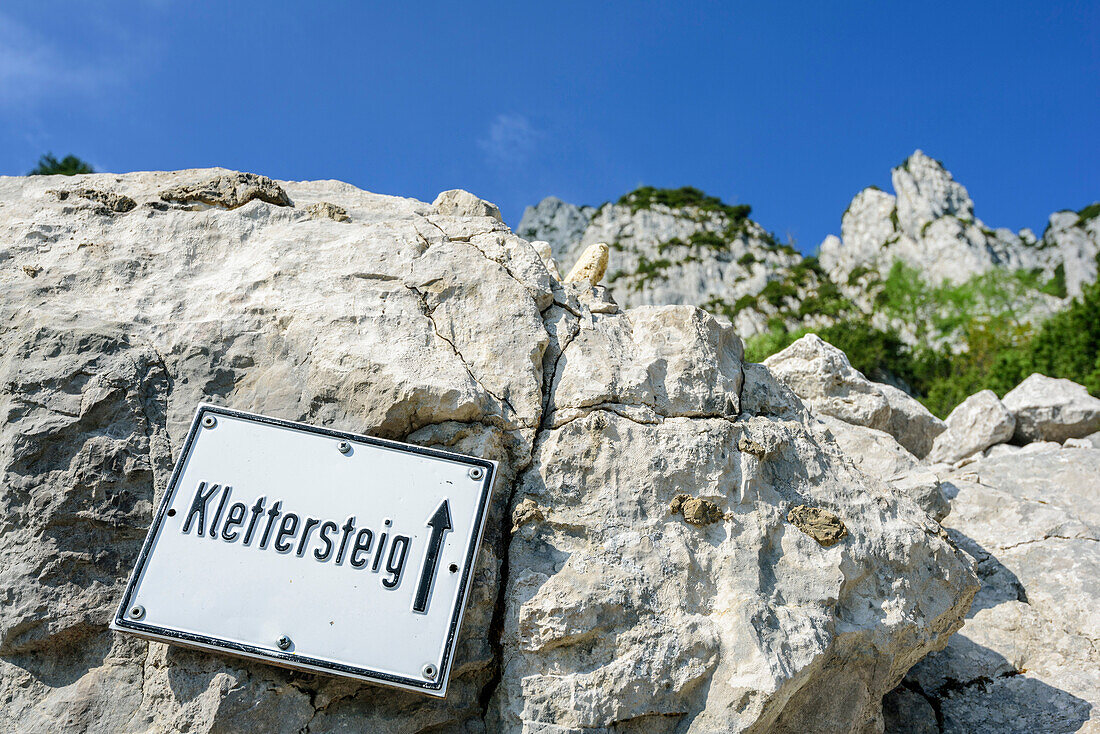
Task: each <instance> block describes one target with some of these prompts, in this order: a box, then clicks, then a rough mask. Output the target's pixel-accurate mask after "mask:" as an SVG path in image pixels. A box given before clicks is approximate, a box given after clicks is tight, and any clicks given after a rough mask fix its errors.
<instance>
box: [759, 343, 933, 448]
mask: <svg viewBox="0 0 1100 734" xmlns="http://www.w3.org/2000/svg"><path fill="white" fill-rule="evenodd" d="M764 365H765V366H767V368H768V369H769V370H771V371H772V372H773V373H774V374H775V376H776V378H777V379H778V380H779V381H780V382H782V383H783V384H784V385H786V386H787V387H789V388H791V390H793V391H794V392H795V394H796V395H798V396H799V397H800V398H802V399H803V400H804V401H806V404H807V405H808V406H809V407H810V409H811V410H813V411H814V412H816V413H820V414H822V415H829V416H833V417H834V418H837V419H839V420H841V421H844V422H845V423H850V424H852V425H856V426H866V427H867V428H874V429H876V430H880V431H885V432H887V433H889V434H890V435H891V436H893V437H894V439H895V440H897V442H898V443H899V444H901V445H902V446H903V447H905V449H906V450H907V451H909V452H910V453H912V454H913V455H915V456H916V457H917V458H923V457H924V456H925V455H926V454H927V453H928V452H929V451H930V450H931V449H932V443H933V441H934V440H935V438H936V436H938V435H939V434H940V433H942V432H943V431H944V429H945V426H944V423H943V421H941V420H940V419H939V418H936V417H935V416H934V415H932V414H931V413H929V412H928V410H927V409H926V408H925V407H924V406H923V405H921V404H920V403H919V402H917V401H916V400H914V399H913V398H911V397H909V396H908V395H906V394H905V393H904V392H902V391H901V390H898V389H897V388H894V387H892V386H890V385H883V384H880V383H877V382H871V381H870V380H868V379H867V378H866V377H864V376H863V374H862V373H860V372H859V371H858V370H856V369H855V368H853V367H852V365H851V363H850V362H849V361H848V357H847V355H845V354H844V352H842V351H840V350H839V349H837V348H836V347H834V346H833V345H832V344H829V343H828V342H826V341H823V340H822V339H821V338H820V337H819V336H817V335H816V334H807V335H806V336H804V337H802V338H801V339H799V340H797V341H796V342H794V343H793V344H791V345H790V346H789V347H787V348H786V349H784V350H782V351H781V352H777V353H776V354H773V355H772V356H770V357H768V358H767V359H766V360H764Z"/></svg>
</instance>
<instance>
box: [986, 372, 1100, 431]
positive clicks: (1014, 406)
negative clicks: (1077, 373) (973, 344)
mask: <svg viewBox="0 0 1100 734" xmlns="http://www.w3.org/2000/svg"><path fill="white" fill-rule="evenodd" d="M1004 404H1005V407H1007V408H1008V409H1009V410H1011V411H1012V414H1013V415H1014V416H1015V417H1016V432H1015V434H1014V436H1013V440H1014V441H1015V442H1016V443H1028V442H1030V441H1057V442H1059V443H1061V442H1062V441H1065V440H1066V439H1067V438H1083V437H1084V436H1087V435H1089V434H1090V433H1094V432H1096V431H1097V429H1100V398H1094V397H1093V396H1091V395H1089V393H1088V390H1086V389H1085V387H1084V386H1083V385H1078V384H1077V383H1076V382H1073V381H1072V380H1064V379H1059V378H1054V377H1047V376H1046V375H1041V374H1039V373H1034V374H1032V375H1030V376H1029V377H1028V378H1027V379H1026V380H1024V381H1023V382H1021V383H1020V384H1019V385H1017V386H1016V387H1015V388H1013V389H1012V390H1011V391H1009V393H1008V394H1007V395H1005V397H1004Z"/></svg>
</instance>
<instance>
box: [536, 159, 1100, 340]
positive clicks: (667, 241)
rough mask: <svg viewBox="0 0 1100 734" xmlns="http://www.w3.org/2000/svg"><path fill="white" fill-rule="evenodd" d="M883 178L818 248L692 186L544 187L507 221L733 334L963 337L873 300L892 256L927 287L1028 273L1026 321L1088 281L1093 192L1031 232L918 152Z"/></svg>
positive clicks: (616, 281)
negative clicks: (584, 195)
mask: <svg viewBox="0 0 1100 734" xmlns="http://www.w3.org/2000/svg"><path fill="white" fill-rule="evenodd" d="M892 180H893V188H894V192H895V193H893V194H891V193H887V192H885V191H880V190H879V189H877V188H873V187H872V188H868V189H864V190H863V191H861V192H859V193H858V194H857V195H856V196H855V197H854V198H853V199H852V202H851V204H850V205H849V207H848V209H847V210H846V211H845V212H844V214H843V217H842V222H841V236H840V237H837V236H834V235H830V236H828V237H826V238H825V240H824V241H823V242H822V243H821V246H820V248H819V256H818V257H816V258H814V257H806V258H804V257H802V256H801V255H799V254H798V253H797V252H796V251H795V250H794V248H793V247H791V246H789V245H782V244H779V243H778V242H776V240H775V238H774V237H773V236H772V235H770V234H769V233H768V232H767V230H766V229H765V228H764V227H762V226H761V225H759V224H757V223H756V222H753V221H752V220H751V219H749V218H748V211H747V210H748V207H744V206H742V207H735V206H728V205H725V204H722V203H721V202H719V201H718V200H717V199H713V197H706V196H705V195H703V194H702V192H699V191H696V190H694V189H691V190H685V189H679V190H663V191H657V190H653V189H648V188H642V189H638V190H636V191H635V192H632V193H630V194H627V195H626V196H624V197H622V198H621V199H620V200H618V201H617V202H614V203H612V202H608V203H606V204H603V205H601V206H600V207H598V208H597V207H589V206H586V207H578V206H574V205H572V204H568V203H566V202H563V201H562V200H560V199H557V198H554V197H549V198H547V199H544V200H543V201H541V202H540V203H539V204H538V205H537V206H531V207H528V208H527V209H526V211H525V212H524V215H523V219H522V220H521V222H520V225H519V228H518V230H517V231H518V233H519V234H520V235H521V236H523V237H527V238H529V239H532V240H544V241H546V242H548V243H549V244H550V246H551V248H552V250H553V254H554V257H556V258H557V259H558V260H560V261H561V262H562V263H563V265H564V266H565V267H566V268H568V267H569V266H571V265H572V264H573V263H574V262H575V261H576V260H577V258H578V257H579V256H580V253H581V252H583V251H584V249H585V248H586V247H587V246H589V245H591V244H593V243H596V242H607V243H609V244H610V246H611V267H610V272H609V280H608V285H609V287H610V289H611V291H612V293H613V295H614V297H615V299H616V300H617V301H618V302H620V303H622V304H625V305H639V304H655V305H661V304H668V303H675V304H691V305H696V306H700V307H703V308H706V309H707V310H709V311H711V312H712V313H714V314H715V315H717V316H719V317H721V318H723V319H727V320H729V321H730V322H731V323H733V324H734V326H735V327H736V329H737V332H738V333H739V334H740V335H741V336H742V337H744V338H748V337H751V336H753V335H755V334H757V333H760V332H764V331H768V330H769V329H770V328H772V327H773V326H775V325H776V324H782V325H783V326H784V327H785V328H786V329H788V330H792V331H793V330H795V329H798V328H806V329H810V330H813V329H820V328H821V327H822V326H827V325H830V324H833V323H836V322H838V321H842V320H845V319H850V318H854V319H859V320H869V321H870V322H872V323H873V324H874V325H875V326H877V327H879V328H891V329H894V330H896V331H897V332H898V335H899V336H900V338H901V339H902V340H903V341H905V342H906V343H909V344H917V343H918V342H920V343H937V344H938V343H940V342H941V341H943V342H945V343H950V344H951V345H957V344H958V343H959V340H960V339H964V337H963V336H962V335H960V334H958V333H956V332H954V331H953V330H952V327H950V326H946V325H944V324H943V323H940V322H938V321H937V318H936V313H935V312H934V311H935V310H934V309H933V311H932V312H928V313H917V314H909V315H906V316H905V318H904V319H902V318H899V317H896V316H891V315H889V314H886V313H883V312H882V310H881V309H879V308H878V307H877V305H876V295H877V294H879V293H880V292H882V290H883V289H884V283H885V282H886V280H887V278H888V276H889V274H890V272H891V269H892V268H893V267H894V266H895V264H896V263H901V264H903V265H906V266H909V267H911V268H915V269H916V270H918V271H919V273H920V274H921V276H922V277H923V280H924V281H925V284H926V286H928V288H932V287H935V286H939V285H941V283H942V282H943V281H945V280H946V281H948V282H951V283H956V284H961V283H963V282H965V281H967V280H969V279H970V278H973V277H975V276H979V275H985V274H994V273H993V271H998V273H1000V274H1001V275H1003V276H1004V277H1006V278H1008V279H1010V280H1011V275H1010V274H1011V273H1013V272H1015V271H1021V270H1022V271H1037V272H1038V273H1039V274H1040V275H1041V279H1042V281H1043V282H1042V283H1041V284H1037V285H1032V286H1026V287H1025V286H1020V287H1019V289H1020V292H1019V294H1018V296H1019V297H1018V298H1015V299H1014V303H1013V308H1014V316H1013V318H1014V319H1018V320H1022V321H1028V322H1032V323H1038V322H1039V321H1041V320H1042V319H1044V318H1045V317H1047V316H1049V315H1050V314H1051V313H1053V312H1055V311H1058V310H1060V309H1061V308H1063V307H1064V306H1065V305H1066V304H1067V303H1068V300H1067V297H1074V296H1077V295H1080V294H1081V289H1082V286H1083V285H1084V284H1086V283H1091V282H1094V281H1095V280H1096V277H1097V257H1098V255H1100V203H1095V204H1091V205H1089V206H1087V207H1085V208H1083V209H1081V210H1080V211H1077V212H1073V211H1061V212H1055V213H1054V214H1052V215H1051V216H1050V224H1049V226H1048V227H1047V230H1046V231H1045V232H1044V233H1043V236H1042V237H1041V238H1036V236H1035V234H1034V233H1032V232H1031V231H1030V230H1027V229H1024V230H1020V231H1019V232H1012V231H1011V230H1008V229H1005V228H990V227H988V226H986V225H985V224H984V223H983V222H982V221H981V220H980V219H978V218H977V217H976V215H975V207H974V202H973V201H972V200H971V199H970V196H969V194H968V193H967V191H966V189H965V188H964V187H963V186H962V185H961V184H960V183H958V182H957V181H955V180H954V178H953V177H952V176H951V174H950V173H949V172H948V171H947V170H946V169H945V168H944V167H943V165H942V164H941V163H940V162H939V161H936V160H934V159H932V158H930V157H928V156H926V155H925V154H924V153H922V152H921V151H919V150H918V151H916V152H914V153H913V155H911V156H910V157H909V158H908V159H906V160H905V162H904V163H902V165H900V166H898V167H897V168H895V169H894V170H893V172H892ZM685 192H687V193H685ZM1031 277H1034V276H1031ZM1014 287H1015V286H1014ZM982 307H984V306H982ZM990 307H991V308H1000V306H997V305H994V304H991V305H990Z"/></svg>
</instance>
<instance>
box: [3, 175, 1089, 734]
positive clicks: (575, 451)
mask: <svg viewBox="0 0 1100 734" xmlns="http://www.w3.org/2000/svg"><path fill="white" fill-rule="evenodd" d="M257 178H258V177H251V176H250V175H248V174H238V173H236V172H231V171H224V170H220V169H215V170H194V171H179V172H174V173H132V174H125V175H121V176H115V175H84V176H76V177H72V178H70V179H67V180H66V181H65V182H64V183H65V185H66V186H67V187H73V188H79V189H81V190H94V191H99V192H105V193H108V194H113V195H117V196H126V197H128V198H129V199H131V200H132V201H133V202H134V203H135V206H134V207H132V208H128V209H127V210H126V211H116V210H114V209H112V208H110V207H105V206H102V205H100V204H97V203H96V201H95V200H84V201H87V202H88V203H87V205H85V204H78V205H74V204H73V202H72V201H71V200H69V201H65V200H61V199H59V198H58V197H57V196H56V195H55V194H52V193H50V192H51V191H52V190H56V189H57V188H58V183H59V182H58V180H57V179H56V178H53V177H47V176H42V177H31V178H0V291H2V292H3V293H4V294H5V298H4V299H3V300H2V301H0V355H2V356H0V375H2V377H3V379H2V380H0V409H2V410H3V411H4V418H5V420H4V423H3V428H2V429H0V472H2V473H3V476H2V478H0V517H2V518H3V519H2V521H0V523H2V524H0V559H2V563H0V578H2V584H3V589H4V597H3V598H4V603H3V605H2V606H0V731H19V732H78V731H79V732H111V733H112V734H113V733H115V732H161V731H189V732H204V733H213V732H245V731H265V732H288V733H289V732H298V733H301V732H328V731H356V732H423V731H433V732H479V731H494V732H495V731H528V732H550V731H553V732H571V731H576V732H581V731H583V732H586V733H591V732H597V731H604V732H611V731H615V732H658V731H681V732H686V731H691V732H710V731H763V730H771V731H796V730H797V731H804V730H806V729H808V728H812V729H814V730H816V731H835V732H848V731H867V732H872V731H878V730H880V729H881V726H882V710H881V703H880V700H881V697H882V695H883V694H884V693H885V692H886V691H888V690H890V689H891V688H893V687H894V686H895V685H897V683H898V681H899V680H900V679H901V678H902V676H903V675H904V673H905V671H906V670H907V669H908V668H909V667H910V666H911V665H912V664H913V663H914V662H916V661H917V660H919V659H920V658H922V657H923V656H924V655H926V654H927V653H928V652H930V651H933V650H935V649H938V648H939V647H941V646H942V645H943V644H945V643H946V640H947V639H948V637H949V636H950V634H951V633H952V632H953V631H954V630H955V629H956V628H957V627H958V626H959V625H960V623H961V620H962V616H963V614H964V612H965V610H966V608H967V606H968V605H969V602H970V599H971V597H972V596H973V594H974V593H975V591H976V582H975V576H974V574H973V571H972V568H971V567H970V564H969V561H968V560H967V559H966V558H965V557H964V556H963V555H961V554H959V553H958V552H957V551H956V550H955V548H953V547H952V545H951V544H950V543H949V542H948V540H947V539H946V538H945V537H944V535H943V533H942V531H941V529H940V527H939V526H938V525H937V524H936V523H935V522H934V521H932V520H931V519H930V518H929V517H928V515H927V514H926V513H925V511H924V510H922V509H921V508H920V507H918V506H917V505H916V504H914V503H913V502H912V501H911V500H910V499H908V498H907V496H906V495H905V494H904V493H901V492H898V491H896V490H893V489H891V488H890V487H889V486H888V485H886V484H884V483H882V482H880V481H878V480H877V479H875V478H873V477H871V476H868V475H867V474H865V473H863V472H860V471H859V470H857V469H856V468H855V467H854V466H853V464H852V463H851V461H850V460H849V459H847V458H846V457H845V456H844V454H843V453H842V451H841V450H840V448H838V446H837V444H836V443H835V442H834V440H833V439H832V438H831V437H830V434H829V433H828V431H827V429H826V428H825V427H824V426H823V425H822V424H820V423H819V422H817V421H815V420H813V419H812V418H811V417H810V416H809V415H808V414H807V412H806V410H805V408H804V406H803V405H802V403H801V402H800V401H799V400H798V399H797V397H795V396H794V394H793V393H792V392H791V391H790V390H789V389H787V388H786V387H784V386H783V385H782V384H780V383H779V382H778V381H777V380H775V379H774V378H773V377H772V375H771V374H770V373H769V372H768V370H767V369H766V368H764V367H762V366H761V365H749V364H744V363H743V362H742V356H741V344H740V341H739V339H738V338H737V336H736V335H735V334H734V333H733V332H732V331H731V330H730V329H729V328H726V327H723V326H721V325H720V324H719V323H718V322H717V321H715V319H713V318H712V317H710V316H709V315H707V314H706V313H704V312H702V311H699V310H698V309H695V308H693V307H690V306H673V307H661V308H657V307H647V308H640V309H635V310H627V311H623V310H621V309H620V308H619V307H618V306H617V305H616V304H615V303H614V301H612V300H611V299H610V298H608V297H607V293H606V291H604V290H603V289H601V288H598V287H595V286H591V285H587V284H585V285H583V286H582V285H571V284H562V283H560V282H559V281H558V280H557V279H556V278H555V277H553V276H552V275H551V273H550V272H549V271H548V269H547V267H546V265H545V264H544V260H543V257H542V256H541V255H540V253H539V252H538V251H537V250H536V249H535V248H534V247H532V246H531V245H529V244H528V243H527V242H526V241H525V240H523V239H521V238H520V237H517V236H516V235H514V234H512V233H511V232H510V231H508V229H507V228H506V227H505V226H504V225H503V224H502V223H501V222H500V221H499V219H498V218H497V217H496V216H494V213H493V209H492V208H491V205H487V204H485V203H484V202H482V203H478V202H479V201H480V200H475V199H476V197H472V195H468V194H466V195H460V194H455V193H454V192H449V195H448V196H444V197H441V199H440V200H437V204H435V205H428V204H425V203H422V202H418V201H414V200H410V199H402V198H398V197H389V196H380V195H376V194H371V193H368V192H364V191H361V190H359V189H356V188H354V187H352V186H349V185H346V184H341V183H339V182H333V181H318V182H283V181H279V182H276V181H270V180H268V181H257ZM165 191H171V192H175V193H173V197H174V198H173V197H169V198H170V199H171V200H170V201H166V200H165V198H163V197H162V193H163V192H165ZM195 191H198V192H210V191H213V192H215V193H216V194H217V197H215V198H218V197H220V198H219V199H218V200H216V201H214V199H211V200H212V201H214V203H208V202H206V201H203V200H202V199H201V198H200V199H193V200H184V198H183V197H182V195H181V194H180V193H179V192H195ZM256 191H260V192H262V193H263V196H260V195H258V194H257V195H253V193H255V192H256ZM278 191H281V192H282V194H283V196H282V197H280V196H278V195H277V192H278ZM461 193H462V194H465V192H461ZM196 196H197V195H196ZM201 196H204V197H205V196H207V194H206V193H202V194H201ZM265 197H266V198H265ZM208 198H209V197H208ZM268 199H275V201H269V200H268ZM284 199H285V201H284ZM318 204H324V205H326V206H324V207H321V206H315V205H318ZM329 207H332V209H331V211H342V212H344V213H346V216H347V217H348V219H347V221H337V220H336V219H334V218H331V217H329V216H327V215H326V216H321V217H317V216H316V215H315V213H316V212H317V211H320V210H322V209H323V210H325V211H329ZM27 267H33V268H34V269H35V273H36V275H35V277H31V276H30V274H29V273H28V272H27V270H26V268H27ZM883 400H884V403H885V400H886V399H885V398H883ZM201 401H210V402H215V403H222V404H227V405H231V406H233V407H236V408H240V409H244V410H250V411H255V412H260V413H264V414H268V415H273V416H277V417H282V418H288V419H294V420H302V421H306V422H310V423H314V424H320V425H331V426H337V427H340V428H343V429H347V430H352V431H357V432H364V433H371V434H374V435H378V436H383V437H388V438H397V439H403V440H408V441H411V442H413V443H418V444H423V445H432V446H439V447H443V448H449V449H452V450H456V451H460V452H465V453H470V454H476V455H479V456H484V457H487V458H491V459H495V460H498V461H499V462H501V477H500V479H499V482H498V485H497V493H496V495H495V499H494V504H493V507H492V508H491V512H490V517H489V522H488V526H487V530H486V541H485V543H484V544H483V547H482V550H481V553H480V556H479V558H478V560H477V564H476V567H475V579H474V585H473V591H472V594H471V599H470V601H469V604H468V607H467V611H466V617H465V622H464V627H463V631H462V634H461V636H460V638H459V643H458V650H457V655H456V665H455V669H454V672H453V675H452V678H451V690H450V692H449V695H448V696H447V698H446V699H445V700H432V699H427V698H423V697H419V696H417V695H415V694H412V693H403V692H400V691H396V690H392V689H385V688H379V687H373V686H370V685H363V684H359V683H356V682H352V681H348V680H342V679H337V678H328V677H324V676H317V675H310V674H303V673H295V672H291V671H287V670H282V669H279V668H275V667H271V666H267V665H263V664H260V663H252V662H247V661H244V660H240V659H235V658H232V657H225V656H219V655H210V654H205V653H199V652H193V651H188V650H183V649H180V648H176V647H169V646H165V645H161V644H157V643H146V642H142V641H139V640H136V639H133V638H130V637H127V636H123V635H116V634H112V633H110V632H108V631H107V626H106V625H107V621H108V619H109V617H110V615H111V613H112V612H113V609H114V606H115V605H116V604H117V601H118V597H119V591H120V588H121V584H122V583H123V582H124V579H125V578H126V576H127V574H128V572H129V570H130V568H131V567H132V564H133V562H134V558H135V555H136V552H137V548H138V545H139V544H140V542H141V540H142V537H143V535H144V531H145V528H146V527H147V525H148V522H149V520H150V515H151V511H152V507H153V506H155V503H156V502H157V500H158V498H159V496H160V494H161V493H162V492H163V491H164V487H165V483H166V481H167V474H168V472H169V471H170V468H171V465H172V462H173V460H174V458H175V456H176V453H177V452H178V450H179V446H180V443H181V440H182V438H183V435H184V434H185V432H186V429H187V426H188V423H189V421H190V417H191V415H192V412H193V410H194V407H195V405H196V404H197V403H199V402H201ZM1074 451H1075V452H1076V453H1080V452H1081V451H1082V450H1080V449H1076V450H1074ZM680 495H688V496H689V500H690V502H691V503H692V504H691V507H692V508H695V509H696V510H700V511H699V512H696V511H695V510H692V511H691V512H689V513H688V514H687V515H685V513H684V512H683V511H681V512H679V513H677V514H673V512H672V510H671V505H672V503H673V501H674V500H675V498H676V497H677V496H680ZM686 502H687V501H685V500H683V499H681V506H682V507H687V504H685V503H686ZM532 505H533V506H534V511H533V510H532ZM799 508H802V509H799ZM703 510H705V511H703ZM796 510H798V512H795V511H796ZM806 517H811V518H817V519H816V520H815V521H814V522H819V524H821V526H822V527H823V528H825V529H826V530H829V529H830V528H831V532H832V534H831V535H828V536H826V535H822V534H821V532H819V530H820V528H817V526H816V525H814V526H813V527H810V526H805V522H804V520H805V518H806ZM517 518H518V519H519V520H521V521H522V522H519V523H518V525H517V524H516V520H517ZM790 518H795V519H793V520H792V519H790ZM800 518H801V519H800ZM689 519H691V521H690V522H689ZM799 522H802V523H803V524H802V525H799V524H798V523H799ZM830 523H831V525H830ZM827 526H828V527H827ZM833 526H835V527H833ZM841 528H842V529H843V532H839V529H841ZM513 530H514V532H513ZM815 533H816V534H817V535H818V536H820V537H817V538H816V539H815V535H814V534H815ZM823 538H824V539H826V540H827V542H823V541H822V539H823Z"/></svg>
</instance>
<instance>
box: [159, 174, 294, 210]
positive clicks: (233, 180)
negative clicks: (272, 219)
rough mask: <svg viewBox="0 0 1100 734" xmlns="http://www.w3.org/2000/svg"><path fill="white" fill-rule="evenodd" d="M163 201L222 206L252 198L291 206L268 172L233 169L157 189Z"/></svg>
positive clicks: (240, 203) (232, 206)
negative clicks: (159, 190) (230, 171)
mask: <svg viewBox="0 0 1100 734" xmlns="http://www.w3.org/2000/svg"><path fill="white" fill-rule="evenodd" d="M160 198H161V199H164V200H165V201H175V202H181V203H187V202H192V201H194V202H198V203H200V204H207V205H209V206H216V207H222V208H224V209H236V208H238V207H242V206H244V205H245V204H247V203H248V202H250V201H252V200H253V199H259V200H260V201H265V202H267V203H268V204H274V205H275V206H291V203H290V197H289V196H287V195H286V192H285V191H283V187H282V186H280V185H279V184H277V183H275V182H274V181H272V180H271V179H270V178H268V177H267V176H260V175H258V174H255V173H242V172H240V171H234V172H232V173H224V174H221V175H218V176H214V177H213V178H211V179H208V180H207V181H204V182H203V183H199V184H189V185H188V184H185V185H182V186H173V187H171V188H168V189H165V190H164V191H161V192H160Z"/></svg>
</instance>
